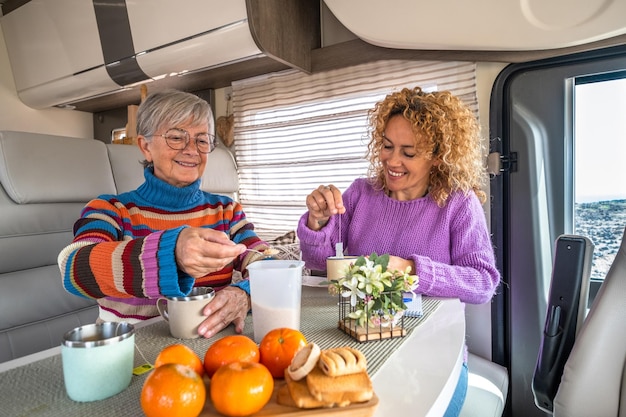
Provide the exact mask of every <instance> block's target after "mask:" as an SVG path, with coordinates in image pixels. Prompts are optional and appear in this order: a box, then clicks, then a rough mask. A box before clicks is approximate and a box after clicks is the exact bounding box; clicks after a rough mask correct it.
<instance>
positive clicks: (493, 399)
mask: <svg viewBox="0 0 626 417" xmlns="http://www.w3.org/2000/svg"><path fill="white" fill-rule="evenodd" d="M467 366H468V370H469V375H468V385H467V396H466V397H465V403H464V404H463V408H462V409H461V414H460V416H461V417H500V416H502V413H503V411H504V406H505V404H506V397H507V395H508V391H509V375H508V373H507V370H506V368H504V367H503V366H500V365H498V364H496V363H494V362H491V361H488V360H486V359H484V358H481V357H480V356H477V355H474V354H472V353H470V354H469V356H468V360H467Z"/></svg>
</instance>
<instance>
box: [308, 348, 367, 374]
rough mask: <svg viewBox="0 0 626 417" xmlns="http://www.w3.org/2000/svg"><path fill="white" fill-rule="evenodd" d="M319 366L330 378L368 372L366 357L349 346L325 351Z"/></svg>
mask: <svg viewBox="0 0 626 417" xmlns="http://www.w3.org/2000/svg"><path fill="white" fill-rule="evenodd" d="M318 364H319V367H320V369H321V370H322V371H324V373H325V374H326V375H328V376H341V375H349V374H356V373H360V372H365V371H366V370H367V360H366V359H365V355H363V353H361V352H360V351H359V350H357V349H354V348H351V347H348V346H346V347H339V348H334V349H326V350H323V351H322V352H321V353H320V359H319V362H318Z"/></svg>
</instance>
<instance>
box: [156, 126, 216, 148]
mask: <svg viewBox="0 0 626 417" xmlns="http://www.w3.org/2000/svg"><path fill="white" fill-rule="evenodd" d="M152 136H161V137H162V138H164V139H165V143H167V146H169V147H170V148H172V149H174V150H176V151H182V150H183V149H185V148H186V147H187V145H189V140H190V138H189V132H187V131H186V130H183V129H170V130H168V131H167V132H165V134H164V135H152ZM193 139H194V140H195V142H196V148H198V152H200V153H211V152H213V150H214V149H215V146H216V143H215V136H213V135H210V134H208V133H198V134H197V135H196V136H195V137H194V138H193Z"/></svg>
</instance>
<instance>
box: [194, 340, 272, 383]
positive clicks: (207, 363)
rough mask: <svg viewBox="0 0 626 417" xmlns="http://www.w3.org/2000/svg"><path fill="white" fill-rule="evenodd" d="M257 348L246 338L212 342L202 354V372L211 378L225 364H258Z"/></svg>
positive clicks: (252, 341)
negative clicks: (238, 362)
mask: <svg viewBox="0 0 626 417" xmlns="http://www.w3.org/2000/svg"><path fill="white" fill-rule="evenodd" d="M259 356H260V354H259V347H258V346H257V345H256V343H254V340H252V339H250V338H249V337H247V336H244V335H240V334H236V335H230V336H224V337H222V338H221V339H219V340H216V341H215V342H213V344H212V345H211V346H209V348H208V349H207V351H206V353H205V354H204V370H205V371H206V373H207V374H208V375H209V377H212V376H213V374H214V373H215V371H217V368H219V367H220V366H222V365H226V364H227V363H231V362H235V361H242V362H259Z"/></svg>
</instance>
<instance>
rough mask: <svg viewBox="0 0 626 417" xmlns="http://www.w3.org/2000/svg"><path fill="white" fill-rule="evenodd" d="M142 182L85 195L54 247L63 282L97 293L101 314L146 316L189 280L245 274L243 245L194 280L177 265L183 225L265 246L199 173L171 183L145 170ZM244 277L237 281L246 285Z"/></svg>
mask: <svg viewBox="0 0 626 417" xmlns="http://www.w3.org/2000/svg"><path fill="white" fill-rule="evenodd" d="M144 177H145V182H144V183H143V184H142V185H141V186H140V187H139V188H137V189H136V190H134V191H130V192H127V193H123V194H120V195H101V196H99V197H98V198H96V199H94V200H92V201H90V202H89V203H87V205H86V206H85V208H84V209H83V210H82V213H81V216H80V219H78V221H76V223H75V224H74V240H73V242H72V244H70V245H69V246H67V247H66V248H64V249H63V250H62V251H61V253H60V254H59V259H58V263H59V268H60V270H61V274H62V277H63V286H64V287H65V289H66V290H67V291H68V292H70V293H72V294H75V295H78V296H82V297H87V298H95V299H98V303H99V305H100V318H101V319H103V317H105V318H106V320H113V319H117V320H122V319H123V320H128V321H139V320H145V319H148V318H151V317H155V316H157V315H158V311H157V309H156V306H155V304H156V299H157V298H159V297H162V296H169V297H180V296H185V295H187V294H188V293H189V292H190V291H191V288H192V287H193V286H212V287H213V288H215V289H216V290H219V289H221V288H224V287H225V286H228V285H230V284H231V283H232V278H233V271H235V270H236V271H239V272H241V274H242V276H244V277H245V276H247V273H246V271H245V268H246V266H247V265H248V263H249V261H250V260H251V258H253V256H251V254H250V252H246V253H244V254H243V255H241V256H240V257H239V258H238V259H236V260H235V261H234V262H233V263H231V264H229V265H227V266H226V267H225V268H224V269H222V270H221V271H217V272H215V273H212V274H209V275H207V276H205V277H202V278H199V279H196V280H194V279H193V278H192V277H191V276H189V275H188V274H186V273H184V272H183V271H181V270H179V269H178V268H177V265H176V258H175V246H176V241H177V239H178V235H179V233H180V232H181V230H182V229H183V228H185V227H206V228H212V229H215V230H221V231H223V232H225V233H226V234H228V235H229V236H230V238H231V240H232V241H233V242H235V243H243V244H245V245H246V246H248V247H250V248H256V249H259V250H264V249H265V248H266V247H267V246H266V245H265V243H264V242H263V241H261V240H260V239H259V238H258V237H257V235H256V234H255V232H254V226H253V225H252V223H249V222H248V221H247V220H246V216H245V213H244V212H243V209H242V207H241V205H240V204H239V203H237V202H235V201H233V200H232V199H231V198H229V197H225V196H220V195H215V194H211V193H207V192H204V191H202V190H200V180H198V181H196V182H195V183H193V184H191V185H189V186H187V187H183V188H178V187H174V186H172V185H170V184H168V183H166V182H164V181H161V180H160V179H158V178H156V177H155V176H154V174H153V171H152V169H150V168H148V169H146V170H145V171H144ZM247 284H248V283H247V280H244V281H242V282H240V283H238V284H237V285H238V286H240V287H241V288H243V289H244V290H246V291H249V287H248V285H247Z"/></svg>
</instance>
